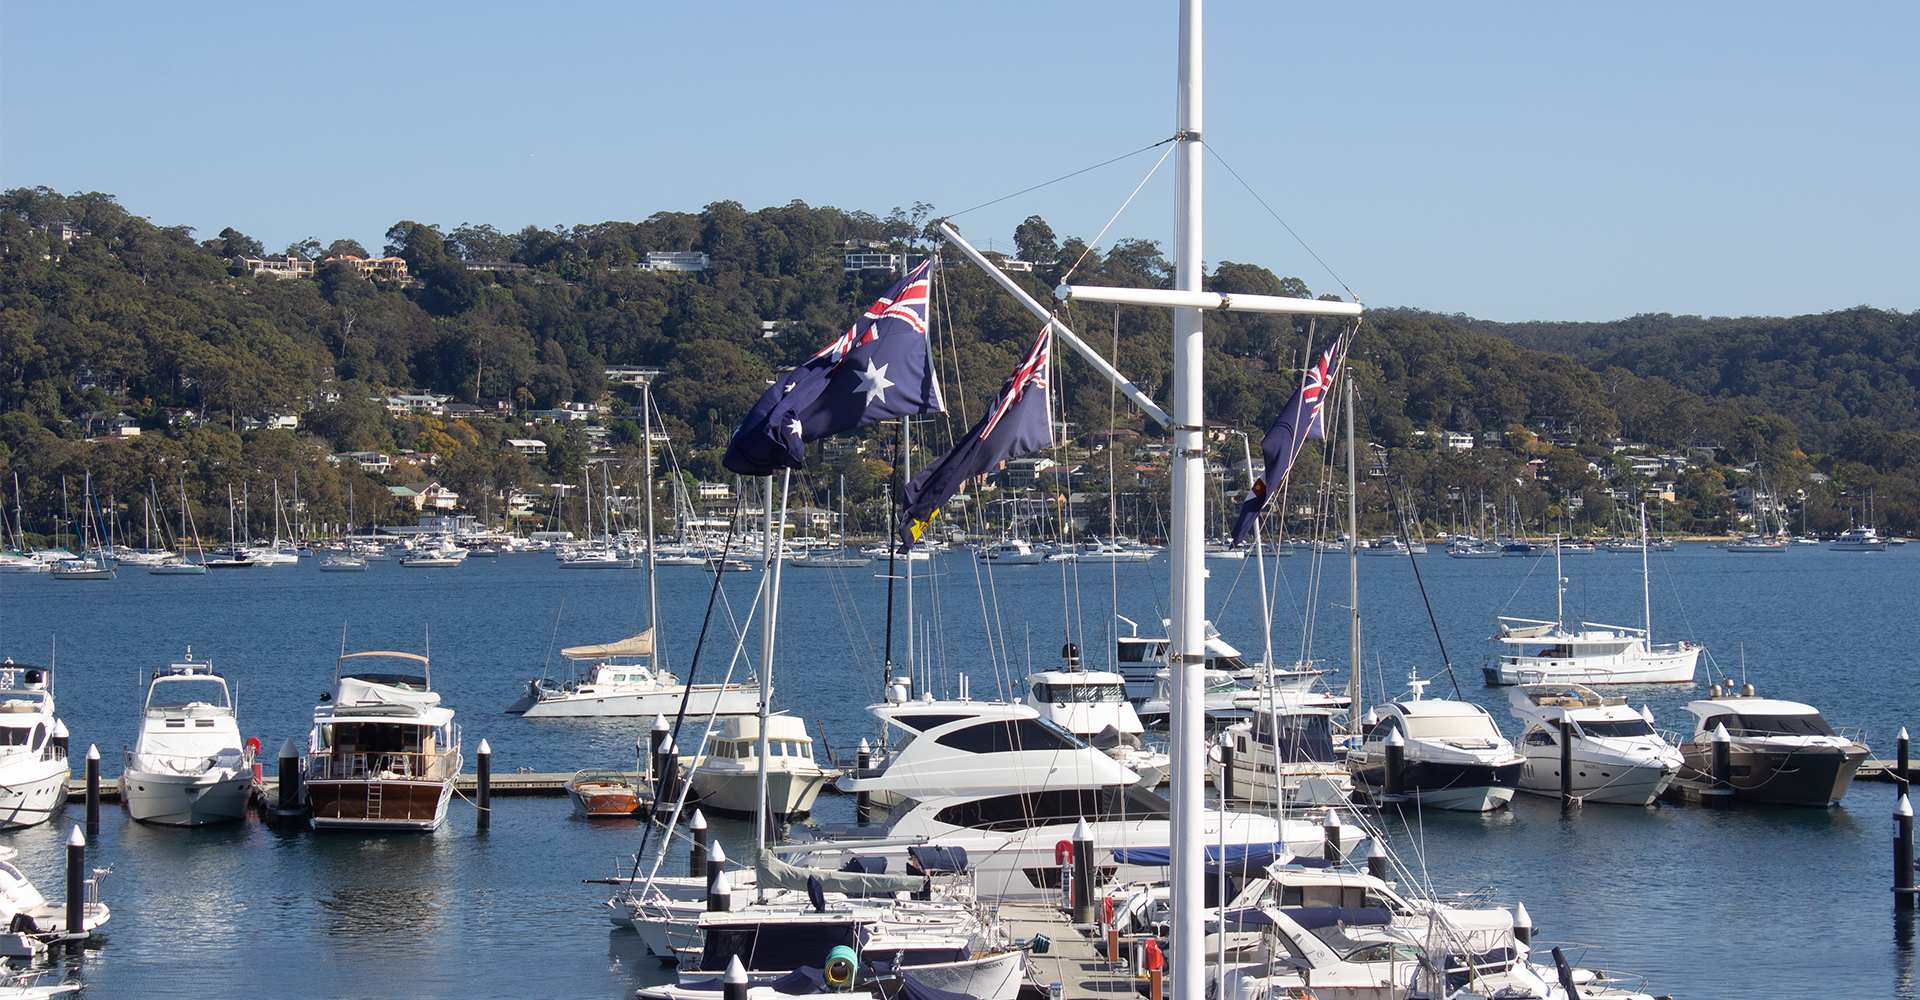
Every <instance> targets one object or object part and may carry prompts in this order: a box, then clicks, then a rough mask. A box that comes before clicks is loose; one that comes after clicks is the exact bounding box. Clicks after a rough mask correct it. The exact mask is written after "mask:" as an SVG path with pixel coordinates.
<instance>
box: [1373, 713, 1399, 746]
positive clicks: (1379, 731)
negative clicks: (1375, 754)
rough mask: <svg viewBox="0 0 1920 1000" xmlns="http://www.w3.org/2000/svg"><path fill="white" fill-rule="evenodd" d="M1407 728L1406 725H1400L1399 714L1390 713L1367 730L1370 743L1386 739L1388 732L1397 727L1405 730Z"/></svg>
mask: <svg viewBox="0 0 1920 1000" xmlns="http://www.w3.org/2000/svg"><path fill="white" fill-rule="evenodd" d="M1405 728H1406V727H1404V726H1402V725H1400V717H1399V716H1397V715H1389V716H1387V717H1386V718H1384V719H1381V720H1380V721H1379V722H1376V723H1374V724H1373V728H1372V729H1369V730H1367V742H1369V743H1376V742H1382V741H1384V740H1386V738H1387V734H1388V733H1391V732H1393V731H1394V730H1396V729H1398V730H1401V731H1403V732H1404V731H1405Z"/></svg>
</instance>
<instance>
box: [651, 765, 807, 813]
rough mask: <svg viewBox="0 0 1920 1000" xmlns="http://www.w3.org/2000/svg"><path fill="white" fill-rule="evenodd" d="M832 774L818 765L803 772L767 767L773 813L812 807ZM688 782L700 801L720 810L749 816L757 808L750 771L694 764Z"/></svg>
mask: <svg viewBox="0 0 1920 1000" xmlns="http://www.w3.org/2000/svg"><path fill="white" fill-rule="evenodd" d="M833 777H835V775H834V773H833V772H829V771H823V770H821V769H820V768H817V767H816V768H810V769H808V770H806V771H788V770H783V769H780V768H768V769H767V805H768V807H769V808H770V810H771V811H772V812H773V814H774V815H775V816H782V817H784V816H798V815H804V814H806V813H808V812H811V811H812V810H813V802H814V800H815V799H817V798H819V797H820V789H822V788H824V787H826V784H827V782H828V781H829V780H831V779H832V778H833ZM687 781H688V783H689V784H690V785H692V787H693V794H695V795H697V796H699V798H700V804H701V805H703V806H706V807H709V808H712V809H716V810H720V811H722V812H731V813H740V814H743V815H751V814H752V813H753V812H754V811H755V810H756V809H757V808H758V802H757V796H756V795H755V793H756V792H757V791H758V790H759V781H760V779H759V775H758V773H757V772H755V771H753V770H750V769H748V770H735V769H731V768H730V769H728V770H724V771H721V770H714V769H709V768H705V767H701V766H698V765H696V766H695V767H694V768H693V769H692V773H691V774H690V775H689V776H688V778H687Z"/></svg>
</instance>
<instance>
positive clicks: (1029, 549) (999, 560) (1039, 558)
mask: <svg viewBox="0 0 1920 1000" xmlns="http://www.w3.org/2000/svg"><path fill="white" fill-rule="evenodd" d="M980 561H981V562H990V563H994V564H996V565H999V566H1038V565H1039V564H1041V563H1043V562H1046V561H1047V555H1046V553H1044V552H1036V551H1034V548H1033V546H1032V545H1029V544H1027V541H1026V539H1023V538H1009V539H1007V540H1006V541H1004V542H1001V543H999V544H998V545H995V546H993V547H991V548H986V549H981V550H980Z"/></svg>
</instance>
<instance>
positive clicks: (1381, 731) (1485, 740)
mask: <svg viewBox="0 0 1920 1000" xmlns="http://www.w3.org/2000/svg"><path fill="white" fill-rule="evenodd" d="M1427 683H1428V682H1427V681H1423V680H1419V679H1417V678H1415V679H1413V680H1412V681H1410V682H1409V687H1411V688H1412V695H1411V697H1409V698H1406V699H1404V700H1401V701H1396V702H1390V703H1388V704H1385V705H1380V706H1377V707H1376V708H1375V709H1374V710H1373V711H1374V713H1375V714H1376V715H1377V718H1378V721H1376V722H1374V723H1373V724H1372V725H1370V726H1369V727H1368V728H1367V733H1366V739H1365V742H1364V743H1362V744H1361V745H1360V746H1359V747H1358V748H1355V749H1353V750H1351V751H1349V752H1348V754H1347V768H1348V770H1350V771H1351V772H1352V773H1353V781H1354V784H1355V785H1358V786H1361V787H1363V788H1364V789H1365V790H1366V791H1367V793H1368V794H1369V795H1371V796H1373V797H1374V798H1375V799H1376V800H1383V801H1392V800H1393V799H1394V797H1395V796H1403V797H1404V799H1405V800H1406V801H1411V802H1417V803H1419V804H1421V805H1423V806H1431V807H1433V808H1436V809H1457V810H1461V811H1463V812H1490V811H1492V810H1494V809H1499V808H1500V807H1502V806H1504V805H1506V804H1507V803H1508V802H1510V801H1512V800H1513V793H1514V789H1515V788H1517V787H1518V786H1519V783H1520V771H1521V769H1522V767H1523V766H1524V765H1525V763H1526V759H1525V758H1523V757H1521V756H1520V755H1519V754H1518V753H1515V752H1514V749H1513V744H1512V743H1510V742H1508V741H1507V738H1506V737H1505V736H1502V735H1501V734H1500V727H1499V726H1498V725H1497V724H1495V723H1494V721H1493V716H1492V715H1489V714H1488V713H1487V710H1486V709H1484V708H1481V707H1480V706H1478V705H1474V704H1469V703H1467V702H1463V701H1449V700H1446V699H1442V698H1421V697H1420V691H1421V689H1422V688H1424V687H1425V686H1426V685H1427ZM1396 757H1398V758H1399V761H1400V765H1401V766H1400V767H1399V768H1398V769H1397V772H1396V769H1395V768H1394V767H1393V766H1392V765H1393V762H1394V758H1396Z"/></svg>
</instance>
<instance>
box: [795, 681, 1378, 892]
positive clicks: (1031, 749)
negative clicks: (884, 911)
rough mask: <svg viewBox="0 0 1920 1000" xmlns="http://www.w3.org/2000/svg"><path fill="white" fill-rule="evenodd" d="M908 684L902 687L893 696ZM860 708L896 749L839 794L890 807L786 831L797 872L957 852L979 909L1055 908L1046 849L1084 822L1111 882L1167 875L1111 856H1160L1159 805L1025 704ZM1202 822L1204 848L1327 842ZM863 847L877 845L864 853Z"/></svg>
mask: <svg viewBox="0 0 1920 1000" xmlns="http://www.w3.org/2000/svg"><path fill="white" fill-rule="evenodd" d="M904 688H905V684H904V682H902V683H900V684H898V685H895V688H894V690H895V691H896V692H898V691H903V690H904ZM869 711H872V712H873V713H874V714H875V715H877V716H879V717H880V719H881V720H882V721H883V722H885V723H886V725H887V726H888V727H889V730H890V732H891V733H892V734H893V735H894V736H895V738H896V740H897V742H896V743H895V745H894V746H893V747H892V748H891V751H890V752H889V753H888V754H887V756H886V758H885V760H884V761H883V762H882V763H881V764H879V765H878V766H876V767H874V768H871V769H869V770H867V771H863V772H860V773H858V774H852V775H848V776H847V777H844V778H842V779H840V783H839V787H840V790H841V791H843V792H848V793H854V794H857V793H859V792H869V793H887V794H889V795H891V796H893V797H895V798H896V799H897V801H898V804H897V805H896V806H894V808H893V811H892V812H891V814H889V815H888V816H887V818H886V820H885V822H884V824H882V825H877V826H872V827H850V826H843V827H823V828H807V827H799V828H796V829H795V831H794V836H795V839H796V841H806V842H807V843H806V846H808V847H809V848H810V852H809V856H808V857H807V858H805V859H803V860H804V861H805V863H807V864H811V865H815V866H819V867H829V868H836V869H837V868H839V867H840V866H841V865H842V864H843V863H845V862H846V861H847V860H848V859H849V858H850V857H854V856H869V855H872V856H879V857H889V856H901V855H904V854H905V847H904V846H901V845H902V844H905V843H916V842H918V843H928V844H938V845H940V846H943V847H959V848H963V849H964V850H966V852H967V854H968V855H969V856H970V857H972V858H974V859H976V860H975V869H974V873H975V884H976V886H977V888H978V893H979V897H980V899H981V900H983V901H999V900H1023V901H1039V900H1051V899H1056V898H1058V896H1059V891H1060V862H1059V860H1058V857H1057V855H1056V850H1055V849H1056V847H1057V845H1058V844H1059V843H1060V842H1062V841H1065V840H1068V839H1069V838H1071V837H1072V836H1073V835H1074V832H1075V827H1076V826H1077V825H1078V824H1079V823H1080V822H1082V821H1083V820H1084V821H1085V822H1086V824H1087V827H1088V830H1089V832H1090V833H1091V835H1092V839H1093V844H1094V849H1095V851H1096V853H1097V854H1098V855H1099V858H1098V860H1096V862H1095V865H1096V867H1098V868H1100V869H1102V870H1103V871H1104V870H1105V869H1106V868H1108V867H1109V866H1115V865H1117V868H1116V874H1115V875H1114V877H1115V878H1118V879H1120V880H1121V881H1139V880H1143V879H1146V880H1157V879H1159V878H1162V877H1164V868H1163V867H1161V866H1160V865H1146V864H1119V863H1118V862H1116V861H1114V859H1113V852H1114V851H1115V850H1116V849H1121V848H1159V849H1161V850H1165V849H1167V848H1168V846H1169V844H1170V843H1171V837H1172V833H1173V829H1172V828H1173V824H1172V822H1171V820H1170V819H1169V817H1168V805H1167V801H1166V800H1165V799H1162V798H1161V797H1160V796H1158V795H1155V794H1154V793H1152V792H1151V791H1148V790H1147V789H1145V788H1142V787H1140V779H1139V775H1137V774H1135V773H1134V772H1133V771H1131V770H1128V769H1127V768H1126V767H1124V766H1122V765H1121V764H1120V763H1118V762H1117V761H1115V760H1113V759H1112V758H1111V757H1108V756H1107V755H1106V754H1104V753H1101V752H1100V751H1098V750H1095V749H1094V748H1092V747H1090V746H1088V745H1087V744H1086V743H1084V742H1082V741H1081V740H1079V739H1078V738H1076V737H1075V736H1073V734H1071V733H1068V732H1067V731H1066V730H1064V729H1061V728H1060V727H1059V726H1057V725H1054V724H1053V723H1051V722H1048V721H1046V720H1044V719H1041V718H1039V713H1037V712H1035V711H1034V710H1033V708H1032V707H1030V706H1027V705H1020V704H1009V703H1006V702H978V701H970V700H954V701H935V700H933V699H932V698H930V697H929V698H924V699H921V700H906V699H902V698H898V697H895V698H891V699H890V700H889V702H888V703H887V704H885V705H876V706H872V707H871V708H870V709H869ZM1201 826H1202V827H1203V828H1204V830H1205V834H1206V838H1207V840H1206V842H1207V843H1208V844H1216V843H1225V844H1227V845H1228V847H1229V848H1230V849H1231V848H1241V849H1244V848H1245V845H1258V846H1260V847H1262V848H1272V847H1277V848H1278V849H1281V850H1285V851H1287V852H1290V853H1307V852H1312V853H1318V852H1319V851H1320V850H1321V846H1322V844H1323V843H1324V834H1323V832H1322V829H1321V825H1320V824H1319V823H1317V822H1307V821H1303V820H1281V819H1276V818H1274V817H1271V816H1262V815H1254V814H1249V813H1233V812H1223V811H1220V810H1217V809H1207V810H1205V811H1204V812H1203V814H1202V818H1201ZM1366 836H1367V833H1366V831H1364V830H1362V829H1360V828H1358V827H1354V826H1350V825H1348V826H1343V827H1342V835H1341V842H1342V844H1343V846H1344V849H1346V850H1349V851H1350V850H1352V849H1353V847H1354V845H1357V844H1359V843H1360V841H1361V840H1363V839H1365V838H1366ZM862 839H869V840H877V842H876V844H875V846H873V847H863V846H862V845H861V843H860V841H861V840H862ZM795 846H796V847H798V846H801V845H800V844H796V845H795ZM1161 864H1164V862H1162V863H1161Z"/></svg>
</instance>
